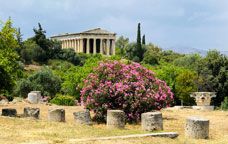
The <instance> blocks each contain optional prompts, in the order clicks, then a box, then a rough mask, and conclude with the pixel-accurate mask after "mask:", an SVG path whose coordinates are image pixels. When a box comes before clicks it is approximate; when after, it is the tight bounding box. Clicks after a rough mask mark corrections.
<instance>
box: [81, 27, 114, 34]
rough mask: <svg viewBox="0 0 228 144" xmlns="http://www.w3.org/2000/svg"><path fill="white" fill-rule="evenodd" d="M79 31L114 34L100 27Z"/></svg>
mask: <svg viewBox="0 0 228 144" xmlns="http://www.w3.org/2000/svg"><path fill="white" fill-rule="evenodd" d="M81 33H88V34H115V33H113V32H109V31H107V30H104V29H101V28H95V29H91V30H87V31H84V32H81Z"/></svg>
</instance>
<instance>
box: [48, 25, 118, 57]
mask: <svg viewBox="0 0 228 144" xmlns="http://www.w3.org/2000/svg"><path fill="white" fill-rule="evenodd" d="M51 39H54V40H58V41H60V42H61V45H62V48H63V49H66V48H72V49H74V50H75V52H76V53H87V54H97V53H100V54H102V55H115V39H116V34H115V33H113V32H109V31H107V30H103V29H101V28H96V29H91V30H88V31H84V32H80V33H66V34H61V35H57V36H52V37H51Z"/></svg>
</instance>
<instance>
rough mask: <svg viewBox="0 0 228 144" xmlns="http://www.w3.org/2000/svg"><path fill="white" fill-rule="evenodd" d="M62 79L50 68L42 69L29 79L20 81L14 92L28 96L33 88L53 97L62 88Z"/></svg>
mask: <svg viewBox="0 0 228 144" xmlns="http://www.w3.org/2000/svg"><path fill="white" fill-rule="evenodd" d="M61 83H62V82H61V79H60V78H59V77H58V76H56V75H54V74H53V73H52V71H50V70H49V69H42V70H41V71H38V72H36V73H34V74H32V75H31V76H29V77H28V78H27V79H22V80H21V81H19V82H18V84H17V86H16V89H15V92H14V94H15V95H17V96H22V97H26V96H27V94H28V93H29V92H30V91H31V90H36V91H41V93H42V95H44V96H51V97H52V98H53V97H54V96H55V95H56V93H58V92H59V91H60V89H61Z"/></svg>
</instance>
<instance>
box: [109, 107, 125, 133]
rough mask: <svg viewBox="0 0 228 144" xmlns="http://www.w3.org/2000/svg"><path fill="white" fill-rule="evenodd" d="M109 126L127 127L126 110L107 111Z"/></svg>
mask: <svg viewBox="0 0 228 144" xmlns="http://www.w3.org/2000/svg"><path fill="white" fill-rule="evenodd" d="M107 127H108V128H119V129H123V128H124V127H125V113H124V111H122V110H108V111H107Z"/></svg>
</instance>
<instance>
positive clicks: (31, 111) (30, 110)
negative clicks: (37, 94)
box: [24, 107, 40, 119]
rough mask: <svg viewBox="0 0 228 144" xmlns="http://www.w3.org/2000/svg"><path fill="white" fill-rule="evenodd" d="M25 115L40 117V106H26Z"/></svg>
mask: <svg viewBox="0 0 228 144" xmlns="http://www.w3.org/2000/svg"><path fill="white" fill-rule="evenodd" d="M24 116H25V117H33V118H35V119H39V116H40V109H39V108H31V107H26V108H24Z"/></svg>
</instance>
